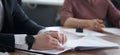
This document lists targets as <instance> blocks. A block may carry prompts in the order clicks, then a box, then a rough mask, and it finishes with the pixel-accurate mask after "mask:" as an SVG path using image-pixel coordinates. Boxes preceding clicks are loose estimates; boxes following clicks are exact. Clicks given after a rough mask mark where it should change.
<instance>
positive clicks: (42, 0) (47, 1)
mask: <svg viewBox="0 0 120 55" xmlns="http://www.w3.org/2000/svg"><path fill="white" fill-rule="evenodd" d="M22 1H23V3H31V4H42V5H55V6H62V5H63V3H64V0H22Z"/></svg>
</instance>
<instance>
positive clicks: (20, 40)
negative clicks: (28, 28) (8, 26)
mask: <svg viewBox="0 0 120 55" xmlns="http://www.w3.org/2000/svg"><path fill="white" fill-rule="evenodd" d="M14 36H15V48H19V49H24V50H28V45H27V44H26V41H25V38H26V36H27V35H26V34H16V35H14Z"/></svg>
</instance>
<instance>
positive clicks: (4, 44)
mask: <svg viewBox="0 0 120 55" xmlns="http://www.w3.org/2000/svg"><path fill="white" fill-rule="evenodd" d="M2 3H3V6H4V22H3V28H2V31H1V32H0V51H14V48H15V40H14V34H29V35H35V34H36V33H37V32H38V31H39V30H40V29H43V28H44V27H42V26H40V25H38V24H36V23H35V22H33V21H32V20H31V19H29V18H28V17H27V16H26V14H25V13H24V11H23V10H22V9H21V7H20V6H19V4H18V3H17V0H2Z"/></svg>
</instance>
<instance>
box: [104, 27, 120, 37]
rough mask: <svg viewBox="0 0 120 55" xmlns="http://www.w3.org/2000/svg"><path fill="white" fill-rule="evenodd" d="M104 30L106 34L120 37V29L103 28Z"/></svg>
mask: <svg viewBox="0 0 120 55" xmlns="http://www.w3.org/2000/svg"><path fill="white" fill-rule="evenodd" d="M103 30H104V31H105V32H108V33H112V34H115V35H118V36H120V29H118V28H103Z"/></svg>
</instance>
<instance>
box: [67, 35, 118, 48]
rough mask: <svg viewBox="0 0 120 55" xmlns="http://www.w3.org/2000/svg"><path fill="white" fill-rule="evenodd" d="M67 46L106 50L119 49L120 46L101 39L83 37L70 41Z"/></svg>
mask: <svg viewBox="0 0 120 55" xmlns="http://www.w3.org/2000/svg"><path fill="white" fill-rule="evenodd" d="M66 46H67V47H69V48H75V47H77V46H81V47H82V46H83V47H98V48H99V47H100V48H102V47H103V48H104V47H118V46H119V45H118V44H117V43H112V42H109V41H106V40H103V39H101V38H99V37H91V38H88V37H83V38H80V39H76V40H69V41H68V42H67V43H66Z"/></svg>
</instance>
